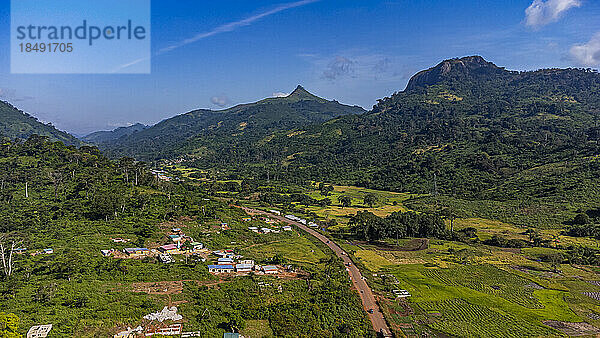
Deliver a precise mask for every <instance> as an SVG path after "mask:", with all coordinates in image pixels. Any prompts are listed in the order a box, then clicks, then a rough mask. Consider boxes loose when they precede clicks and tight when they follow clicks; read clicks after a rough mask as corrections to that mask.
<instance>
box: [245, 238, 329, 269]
mask: <svg viewBox="0 0 600 338" xmlns="http://www.w3.org/2000/svg"><path fill="white" fill-rule="evenodd" d="M244 253H245V256H248V257H254V258H255V259H257V260H261V259H263V260H264V259H268V258H272V257H273V256H275V255H276V254H281V255H283V257H284V258H285V259H287V260H288V261H292V262H299V263H309V264H315V263H318V262H319V261H320V260H321V259H323V258H326V257H327V255H326V254H325V253H324V252H323V251H322V250H321V249H320V248H319V247H317V246H316V245H315V244H314V243H313V242H311V241H310V240H308V239H306V238H305V237H299V236H298V237H293V238H288V239H284V240H282V241H278V242H273V243H267V244H260V245H255V246H252V247H248V248H246V249H245V250H244Z"/></svg>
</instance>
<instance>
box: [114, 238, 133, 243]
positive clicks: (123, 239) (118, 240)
mask: <svg viewBox="0 0 600 338" xmlns="http://www.w3.org/2000/svg"><path fill="white" fill-rule="evenodd" d="M112 241H113V242H115V243H127V242H129V240H128V239H125V238H113V239H112Z"/></svg>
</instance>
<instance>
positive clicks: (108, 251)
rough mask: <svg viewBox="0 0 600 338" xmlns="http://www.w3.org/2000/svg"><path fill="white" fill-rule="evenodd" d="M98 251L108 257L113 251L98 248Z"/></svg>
mask: <svg viewBox="0 0 600 338" xmlns="http://www.w3.org/2000/svg"><path fill="white" fill-rule="evenodd" d="M100 253H102V256H104V257H108V256H110V255H111V254H112V253H113V251H112V250H100Z"/></svg>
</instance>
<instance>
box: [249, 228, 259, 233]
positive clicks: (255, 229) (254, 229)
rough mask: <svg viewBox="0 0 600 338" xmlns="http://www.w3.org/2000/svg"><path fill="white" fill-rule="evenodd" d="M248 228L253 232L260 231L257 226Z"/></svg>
mask: <svg viewBox="0 0 600 338" xmlns="http://www.w3.org/2000/svg"><path fill="white" fill-rule="evenodd" d="M248 230H250V231H253V232H258V228H257V227H248Z"/></svg>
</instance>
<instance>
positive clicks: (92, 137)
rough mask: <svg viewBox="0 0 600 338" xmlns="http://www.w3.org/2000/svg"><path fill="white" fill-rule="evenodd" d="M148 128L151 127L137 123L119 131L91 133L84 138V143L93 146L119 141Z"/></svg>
mask: <svg viewBox="0 0 600 338" xmlns="http://www.w3.org/2000/svg"><path fill="white" fill-rule="evenodd" d="M147 128H149V127H148V126H146V125H143V124H141V123H136V124H134V125H132V126H128V127H119V128H117V129H114V130H111V131H97V132H94V133H91V134H89V135H86V136H85V137H83V138H82V140H83V141H84V142H88V143H92V144H102V143H106V142H110V141H114V140H117V139H119V138H121V137H123V136H129V135H131V134H133V133H137V132H139V131H142V130H144V129H147Z"/></svg>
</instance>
